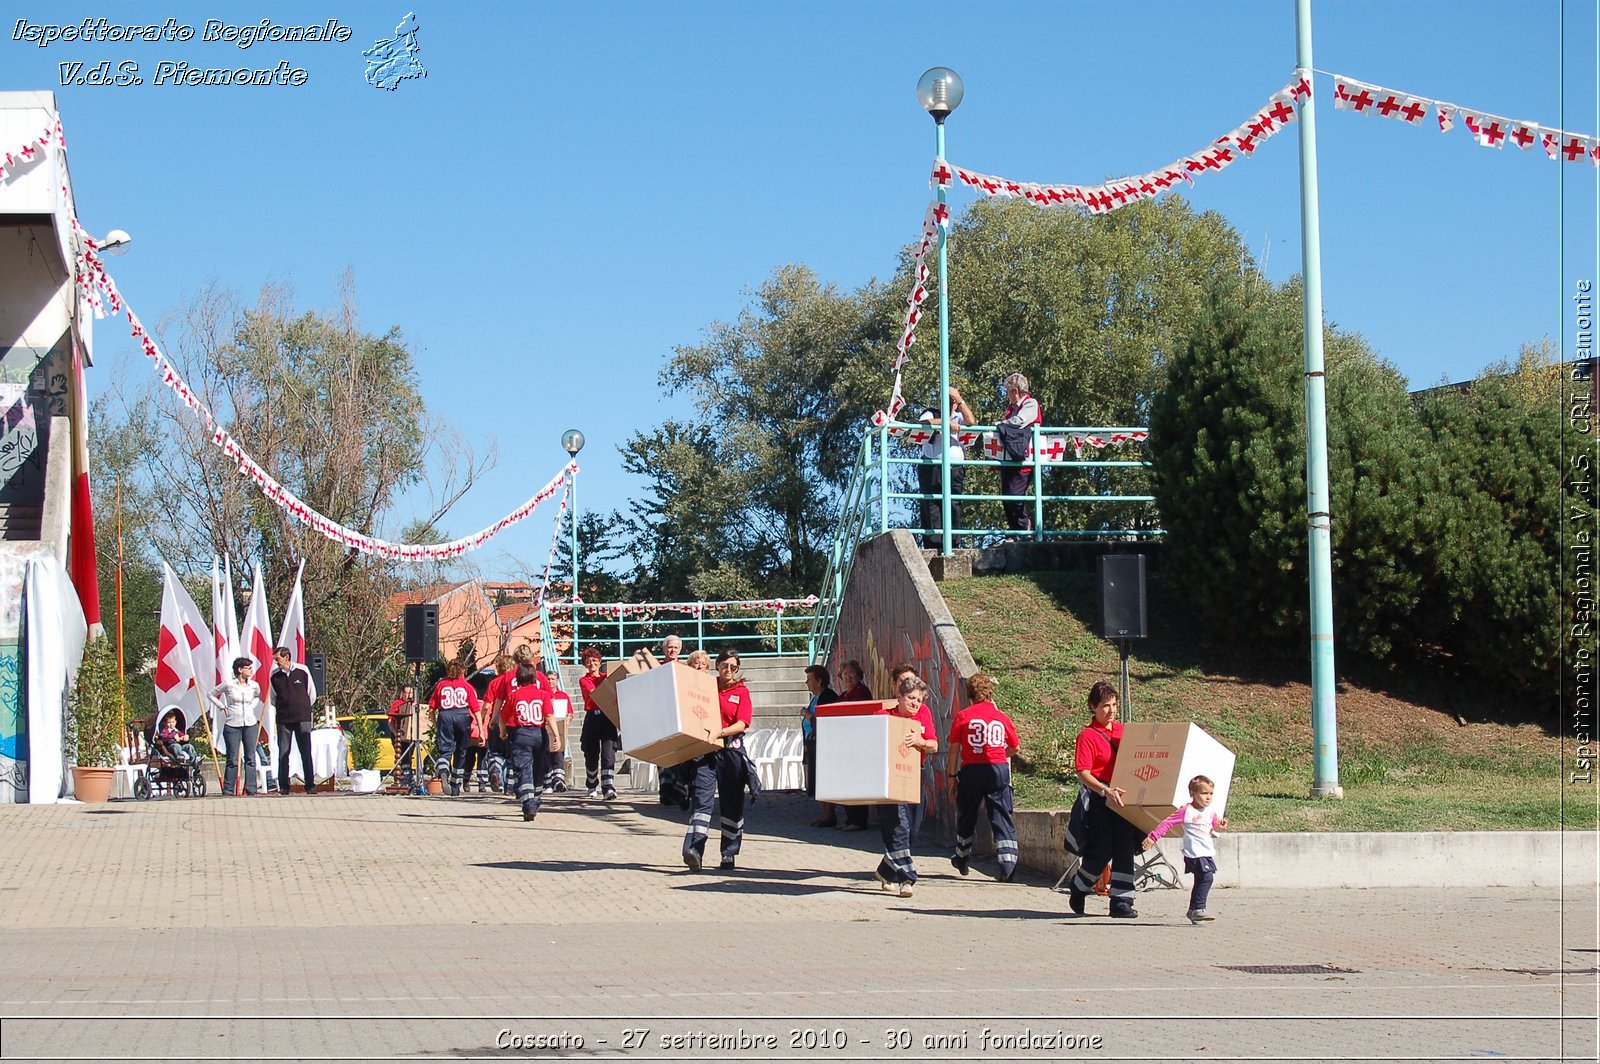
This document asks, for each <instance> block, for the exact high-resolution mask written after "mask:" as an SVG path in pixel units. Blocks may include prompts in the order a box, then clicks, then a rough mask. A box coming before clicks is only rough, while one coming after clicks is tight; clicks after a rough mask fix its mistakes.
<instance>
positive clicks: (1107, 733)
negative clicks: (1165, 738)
mask: <svg viewBox="0 0 1600 1064" xmlns="http://www.w3.org/2000/svg"><path fill="white" fill-rule="evenodd" d="M1089 712H1090V714H1091V719H1090V721H1089V726H1088V727H1086V728H1084V729H1083V730H1082V731H1081V732H1079V733H1078V742H1077V746H1076V747H1075V749H1074V752H1073V767H1074V768H1076V769H1077V770H1078V782H1079V783H1080V784H1081V785H1082V786H1083V788H1084V789H1085V790H1086V791H1088V792H1089V796H1088V807H1087V809H1086V810H1085V813H1084V834H1085V835H1086V836H1087V838H1086V839H1085V840H1084V841H1083V844H1082V845H1083V860H1082V862H1081V863H1080V864H1079V865H1078V874H1077V875H1075V876H1073V877H1072V882H1071V883H1070V884H1069V887H1070V889H1071V896H1070V898H1069V899H1068V902H1067V904H1068V905H1070V906H1071V907H1072V911H1073V912H1075V913H1077V914H1078V915H1079V916H1082V915H1083V903H1084V899H1086V898H1087V897H1088V896H1089V892H1090V891H1092V890H1094V881H1095V880H1096V879H1099V878H1100V873H1101V872H1102V871H1103V870H1104V869H1105V867H1106V864H1107V862H1109V863H1110V865H1111V915H1112V916H1115V917H1117V918H1119V919H1123V920H1131V919H1133V918H1134V917H1136V916H1138V915H1139V914H1138V913H1137V912H1135V911H1134V909H1133V893H1134V879H1133V875H1134V872H1133V858H1134V854H1135V852H1137V851H1138V849H1139V845H1140V843H1142V842H1143V841H1144V833H1143V832H1141V831H1140V830H1139V829H1138V828H1136V827H1134V826H1133V825H1132V824H1131V823H1129V822H1128V821H1126V820H1124V819H1123V818H1122V817H1120V816H1118V815H1117V814H1116V813H1115V812H1113V811H1112V809H1111V806H1112V805H1113V804H1115V805H1117V806H1122V805H1125V804H1127V803H1125V802H1124V801H1123V800H1122V799H1123V792H1122V789H1121V788H1120V787H1113V786H1111V774H1112V772H1113V771H1115V769H1116V765H1117V746H1118V745H1119V744H1120V743H1121V742H1122V724H1121V722H1120V721H1118V720H1117V689H1116V688H1115V687H1112V686H1111V685H1110V684H1108V683H1106V682H1105V681H1103V680H1102V681H1101V682H1099V683H1097V684H1095V685H1094V686H1093V687H1091V688H1090V689H1089Z"/></svg>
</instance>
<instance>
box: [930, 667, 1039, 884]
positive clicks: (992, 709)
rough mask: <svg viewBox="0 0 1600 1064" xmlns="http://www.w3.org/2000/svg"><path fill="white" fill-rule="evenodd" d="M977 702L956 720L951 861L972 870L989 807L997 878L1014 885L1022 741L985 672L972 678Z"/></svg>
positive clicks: (972, 699) (952, 735)
mask: <svg viewBox="0 0 1600 1064" xmlns="http://www.w3.org/2000/svg"><path fill="white" fill-rule="evenodd" d="M967 700H968V701H969V702H970V703H971V705H969V706H967V708H966V709H963V710H962V711H961V712H959V713H957V714H956V715H955V716H954V717H953V718H952V719H951V721H950V736H949V740H948V741H949V743H950V761H949V776H950V784H951V786H952V787H954V788H955V792H956V853H955V856H954V857H952V858H950V863H951V864H952V865H954V866H955V869H956V871H957V872H960V873H961V874H962V875H966V874H967V863H968V862H969V861H970V860H971V859H972V843H973V841H974V839H975V838H976V837H977V827H978V807H979V806H980V805H983V806H987V807H988V810H989V827H990V828H992V829H993V830H994V850H995V858H996V859H997V860H998V861H999V862H1000V872H999V874H998V875H996V876H995V878H996V879H998V880H999V881H1000V882H1002V883H1009V882H1011V880H1012V879H1013V878H1014V877H1015V876H1016V874H1017V824H1016V821H1015V819H1014V818H1013V814H1012V808H1011V806H1012V796H1011V755H1012V754H1014V753H1016V752H1017V748H1018V747H1019V746H1021V745H1022V743H1021V741H1020V740H1019V739H1018V738H1017V726H1016V725H1015V724H1013V723H1012V722H1011V718H1010V717H1008V716H1006V715H1005V714H1004V713H1002V712H1001V711H1000V709H999V707H997V706H996V705H995V704H994V701H993V700H994V681H993V680H991V679H990V678H989V677H987V676H985V675H984V674H983V673H981V672H980V673H975V674H974V675H973V676H971V677H970V678H969V679H968V680H967Z"/></svg>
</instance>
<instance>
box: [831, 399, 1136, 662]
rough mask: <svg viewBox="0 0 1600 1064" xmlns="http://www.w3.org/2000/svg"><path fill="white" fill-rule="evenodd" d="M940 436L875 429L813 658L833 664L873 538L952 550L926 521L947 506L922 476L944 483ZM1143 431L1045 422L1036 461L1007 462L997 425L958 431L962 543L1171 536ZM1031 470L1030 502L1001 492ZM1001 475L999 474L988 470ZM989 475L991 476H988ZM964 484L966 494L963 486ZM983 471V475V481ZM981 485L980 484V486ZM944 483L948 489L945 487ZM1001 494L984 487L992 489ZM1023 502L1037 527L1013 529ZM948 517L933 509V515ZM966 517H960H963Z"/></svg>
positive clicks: (917, 428) (852, 486)
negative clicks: (894, 535) (1153, 487)
mask: <svg viewBox="0 0 1600 1064" xmlns="http://www.w3.org/2000/svg"><path fill="white" fill-rule="evenodd" d="M936 434H937V430H934V429H931V428H929V427H928V426H925V425H914V424H906V423H901V422H888V423H885V424H883V425H878V426H874V427H873V428H871V429H869V430H867V432H866V433H865V434H864V435H863V437H862V440H861V453H860V455H859V456H858V457H857V459H856V465H855V469H854V470H853V471H852V473H851V475H850V480H849V483H848V484H847V485H846V487H845V491H844V495H843V497H842V500H841V504H840V510H839V523H838V525H837V526H836V528H835V531H834V538H833V543H832V545H831V547H830V549H829V553H828V568H827V571H826V573H825V574H824V576H823V578H822V587H821V588H820V589H819V590H818V592H817V599H818V602H817V621H816V632H815V635H814V636H813V638H812V643H811V647H812V650H811V652H812V660H813V661H826V660H827V659H828V656H829V654H830V653H831V651H832V648H833V636H834V631H835V629H836V627H837V624H838V613H839V606H840V604H841V603H842V601H843V599H844V592H845V588H846V587H848V586H849V584H850V568H851V566H852V565H853V564H854V562H855V556H856V548H857V547H858V546H860V544H861V542H862V541H863V540H867V539H870V538H872V537H873V536H877V535H881V534H882V533H884V532H887V531H889V530H890V529H891V528H904V529H906V530H908V531H910V532H911V533H912V534H913V535H916V536H920V537H922V538H923V542H924V545H925V546H930V547H931V546H942V531H941V528H940V522H936V521H926V520H924V519H923V512H924V508H923V505H922V504H923V503H924V502H926V503H929V504H936V505H937V506H938V507H942V506H943V495H942V493H941V492H940V491H938V490H934V491H924V490H922V489H921V488H920V487H919V483H920V478H921V476H923V475H926V474H922V473H921V472H920V471H921V470H927V469H931V470H932V476H931V477H930V479H929V480H928V484H929V485H930V486H932V485H934V484H938V483H939V481H940V479H941V476H940V467H941V464H940V461H939V459H938V458H929V459H924V458H922V457H921V447H922V445H923V444H925V443H928V442H931V441H932V439H933V437H934V436H935V435H936ZM1147 437H1148V430H1147V429H1145V428H1142V427H1090V426H1059V427H1049V426H1042V425H1036V426H1034V428H1033V439H1032V444H1031V449H1030V451H1029V455H1030V457H1029V459H1028V461H1026V462H1023V463H1017V462H1005V461H1003V460H1002V457H1003V451H1002V450H1001V448H1000V445H999V442H998V440H997V437H996V436H995V435H994V426H992V425H974V426H970V427H968V428H966V429H964V430H962V431H961V432H959V433H958V434H957V439H958V440H960V441H962V442H963V443H964V444H966V445H967V446H966V448H965V449H966V453H967V455H968V457H966V458H965V459H964V460H963V461H961V462H959V463H956V462H952V463H951V480H952V491H951V494H950V501H951V503H952V509H951V513H952V521H951V529H950V535H951V540H952V545H953V546H986V545H990V544H993V543H996V542H999V541H1001V540H1004V539H1006V538H1012V539H1025V540H1028V541H1031V542H1038V543H1042V542H1047V541H1052V540H1054V541H1074V540H1088V541H1093V540H1128V539H1147V538H1156V537H1159V536H1161V535H1163V530H1162V529H1161V528H1160V527H1159V524H1158V521H1157V515H1156V508H1155V497H1154V496H1153V495H1151V494H1150V493H1149V490H1150V463H1149V462H1148V461H1147V460H1146V459H1145V458H1144V455H1143V444H1144V441H1145V439H1146V438H1147ZM1021 466H1031V467H1032V472H1031V475H1030V476H1029V477H1028V490H1027V491H1026V492H1025V493H1023V494H1021V495H1004V494H1001V492H1000V477H1001V470H1002V469H1004V468H1011V469H1017V468H1019V467H1021ZM991 469H992V470H994V471H995V472H994V474H993V475H992V476H990V475H989V474H988V473H987V471H988V470H991ZM978 471H983V472H978ZM958 473H959V479H960V480H961V485H960V490H955V481H956V480H957V479H958ZM975 473H976V476H974V474H975ZM975 479H977V480H979V483H977V484H974V483H973V481H974V480H975ZM941 486H942V485H941ZM991 486H992V488H993V490H992V491H982V490H974V489H975V488H985V487H991ZM1007 502H1009V503H1013V504H1017V503H1020V504H1021V505H1022V506H1023V507H1024V508H1025V510H1024V512H1025V513H1026V514H1027V515H1028V517H1029V518H1030V520H1029V522H1028V523H1029V524H1030V525H1031V529H1030V530H1029V531H1026V532H1022V531H1016V530H1013V529H1011V528H1009V527H1008V526H1007V523H1006V521H1005V518H1004V512H1003V509H1002V504H1004V503H1007ZM938 512H939V511H938V510H936V509H935V508H934V505H930V506H929V507H928V516H929V517H932V516H934V515H935V514H936V513H938ZM957 514H959V517H957V516H956V515H957Z"/></svg>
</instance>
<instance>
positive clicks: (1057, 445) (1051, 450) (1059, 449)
mask: <svg viewBox="0 0 1600 1064" xmlns="http://www.w3.org/2000/svg"><path fill="white" fill-rule="evenodd" d="M1066 455H1067V445H1066V444H1064V443H1062V442H1061V437H1059V436H1053V437H1051V439H1050V443H1049V444H1048V445H1047V446H1046V447H1045V448H1044V450H1042V451H1040V452H1039V457H1040V458H1042V459H1044V460H1045V461H1046V462H1059V461H1061V460H1062V459H1063V458H1065V457H1066Z"/></svg>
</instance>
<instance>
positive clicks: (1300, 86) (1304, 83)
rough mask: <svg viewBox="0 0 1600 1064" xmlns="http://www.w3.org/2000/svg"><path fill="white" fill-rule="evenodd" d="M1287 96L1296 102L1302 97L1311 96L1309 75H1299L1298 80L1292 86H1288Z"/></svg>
mask: <svg viewBox="0 0 1600 1064" xmlns="http://www.w3.org/2000/svg"><path fill="white" fill-rule="evenodd" d="M1289 95H1291V96H1293V97H1294V98H1295V99H1297V100H1298V99H1299V98H1300V97H1302V96H1310V95H1311V75H1310V74H1303V75H1301V77H1300V80H1299V81H1297V82H1295V83H1294V84H1293V85H1292V86H1290V88H1289Z"/></svg>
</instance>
